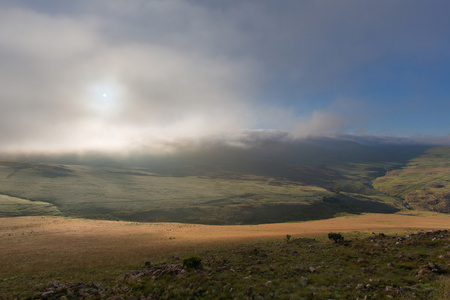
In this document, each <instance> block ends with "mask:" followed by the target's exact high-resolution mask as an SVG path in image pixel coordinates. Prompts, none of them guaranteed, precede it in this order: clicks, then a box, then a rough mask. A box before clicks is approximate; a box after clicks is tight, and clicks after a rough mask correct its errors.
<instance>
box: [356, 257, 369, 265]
mask: <svg viewBox="0 0 450 300" xmlns="http://www.w3.org/2000/svg"><path fill="white" fill-rule="evenodd" d="M368 263H369V262H368V261H367V260H366V259H365V258H362V257H361V258H358V264H368Z"/></svg>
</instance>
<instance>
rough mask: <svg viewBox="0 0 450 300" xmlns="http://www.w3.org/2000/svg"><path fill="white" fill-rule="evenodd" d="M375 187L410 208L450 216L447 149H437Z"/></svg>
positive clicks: (448, 156) (449, 173)
mask: <svg viewBox="0 0 450 300" xmlns="http://www.w3.org/2000/svg"><path fill="white" fill-rule="evenodd" d="M373 185H374V187H375V188H377V189H379V190H381V191H383V192H384V193H387V194H389V195H391V196H394V197H400V198H402V199H404V200H405V201H406V203H407V204H408V205H410V206H411V207H412V208H421V209H426V210H432V211H438V212H445V213H450V147H436V148H432V149H429V150H428V151H427V152H426V153H425V154H423V155H421V156H419V157H417V158H415V159H412V160H410V161H409V162H408V164H407V165H406V166H405V167H403V168H401V169H398V170H393V171H390V172H388V173H387V174H386V176H383V177H380V178H377V179H376V180H375V181H374V183H373Z"/></svg>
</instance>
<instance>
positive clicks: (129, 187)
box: [0, 161, 401, 224]
mask: <svg viewBox="0 0 450 300" xmlns="http://www.w3.org/2000/svg"><path fill="white" fill-rule="evenodd" d="M358 167H361V166H360V165H358ZM350 169H352V170H353V171H354V174H350V172H347V173H349V175H346V176H347V177H345V176H343V175H342V174H341V175H339V176H338V175H336V174H338V173H337V172H336V171H332V170H331V169H325V170H324V169H323V168H322V170H321V171H318V172H319V173H318V174H321V175H320V176H319V175H318V174H316V175H315V176H318V177H320V179H314V177H313V176H309V177H308V178H309V180H313V181H314V182H318V183H319V182H322V181H325V182H328V181H330V180H331V179H327V178H328V177H327V176H331V177H332V176H334V175H336V178H341V179H340V180H339V181H335V182H332V181H330V182H329V183H328V184H325V186H323V187H320V186H318V185H312V184H306V183H305V182H302V181H292V180H289V179H286V178H283V177H280V178H274V177H268V176H261V175H254V174H239V173H237V174H233V173H229V172H214V173H206V174H203V175H183V176H174V175H173V174H170V175H165V174H160V173H154V172H152V171H150V170H149V169H143V168H110V167H92V166H81V165H55V164H38V163H31V162H28V163H25V162H11V161H4V162H1V163H0V194H2V195H4V196H3V197H2V198H0V208H2V207H4V208H5V210H3V211H2V214H3V215H4V216H8V213H9V212H11V214H9V216H17V215H24V216H26V215H36V212H37V210H35V211H33V210H32V209H31V210H30V209H25V206H24V205H25V203H27V205H28V206H30V205H31V206H32V207H33V209H38V208H39V209H41V211H42V214H43V215H48V214H54V215H60V214H64V215H66V216H76V217H85V218H95V219H114V220H129V221H139V222H142V221H144V222H163V221H164V222H167V221H169V222H184V223H197V224H260V223H275V222H286V221H305V220H314V219H323V218H331V217H334V216H336V215H339V214H340V213H363V212H374V213H392V212H396V211H398V210H399V208H400V207H401V205H400V202H399V201H397V202H398V203H396V200H395V199H394V198H390V197H389V196H386V195H383V194H381V193H378V192H376V191H374V190H373V189H371V188H370V186H369V185H368V184H367V183H364V182H363V181H361V180H362V179H363V178H367V176H368V175H367V174H368V173H371V172H372V170H371V169H370V168H368V167H365V166H364V167H361V170H358V169H357V168H356V167H354V166H351V167H350ZM290 170H291V171H292V172H296V174H303V175H302V176H306V175H305V174H310V173H313V171H314V170H315V168H311V167H308V166H303V167H301V166H300V165H294V166H291V169H290ZM191 173H193V172H191ZM327 174H328V175H327ZM333 174H334V175H333ZM299 176H300V175H299ZM321 176H322V177H321ZM358 176H359V177H358ZM333 178H334V177H333ZM358 178H359V179H360V181H358V180H357V179H358ZM366 181H367V180H366ZM322 183H323V182H322ZM338 183H342V184H343V186H344V190H343V191H342V193H340V194H339V195H338V194H336V193H335V192H334V191H333V190H332V186H333V185H335V184H338ZM13 200H15V203H13V202H14V201H13ZM43 203H47V204H46V206H43ZM14 207H15V208H14ZM20 207H21V208H23V209H20ZM6 208H7V209H6ZM44 208H45V209H44ZM13 209H15V210H14V212H13ZM44 210H45V211H44Z"/></svg>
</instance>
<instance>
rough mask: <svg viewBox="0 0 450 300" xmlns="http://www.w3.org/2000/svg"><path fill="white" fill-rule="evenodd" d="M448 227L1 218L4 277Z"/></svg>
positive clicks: (406, 222) (448, 218)
mask: <svg viewBox="0 0 450 300" xmlns="http://www.w3.org/2000/svg"><path fill="white" fill-rule="evenodd" d="M432 229H450V215H443V214H434V213H425V212H424V213H420V212H407V213H405V212H404V213H401V214H363V215H359V216H344V217H339V218H334V219H328V220H319V221H310V222H301V223H281V224H263V225H245V226H211V225H194V224H180V223H134V222H119V221H99V220H86V219H74V218H63V217H15V218H0V276H5V277H8V276H11V274H13V273H17V272H21V273H26V274H36V273H39V272H42V271H51V270H55V271H64V270H67V271H70V270H74V271H75V270H83V269H95V268H108V267H109V268H113V267H117V266H123V267H125V266H132V265H141V264H142V263H143V262H144V261H145V260H152V259H161V258H164V257H168V256H169V255H180V256H182V255H184V254H186V253H195V252H196V251H200V250H203V249H205V248H207V247H212V246H213V247H221V246H224V245H230V244H233V243H242V242H253V241H255V240H262V239H270V238H285V237H286V235H287V234H289V235H291V236H292V238H297V237H303V236H312V235H318V234H322V233H323V234H325V233H328V232H348V231H370V232H372V231H374V232H378V233H379V232H393V231H394V232H395V231H418V230H432Z"/></svg>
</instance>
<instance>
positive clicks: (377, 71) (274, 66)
mask: <svg viewBox="0 0 450 300" xmlns="http://www.w3.org/2000/svg"><path fill="white" fill-rule="evenodd" d="M449 11H450V2H449V1H447V0H445V1H440V0H434V1H415V0H408V1H406V0H404V1H399V0H388V1H384V0H377V1H359V0H342V1H332V0H329V1H310V0H305V1H288V0H286V1H284V0H280V1H262V0H260V1H256V0H254V1H252V0H249V1H245V0H242V1H241V0H240V1H237V0H231V1H209V0H208V1H207V0H198V1H194V0H170V1H160V0H146V1H144V0H135V1H124V0H123V1H121V0H108V1H106V0H104V1H100V0H78V1H69V0H66V1H65V0H61V1H49V0H41V1H34V0H33V1H32V0H29V1H20V0H18V1H7V0H3V1H0V62H1V68H0V129H1V131H0V151H2V152H5V153H8V152H10V153H13V152H33V151H49V152H61V151H62V152H64V151H66V152H70V151H92V150H95V151H124V150H127V149H134V150H135V149H144V150H145V151H147V150H148V151H153V152H158V151H163V152H164V151H169V150H170V148H171V147H173V145H177V144H178V143H179V142H180V141H187V140H189V141H196V140H199V141H200V140H205V139H210V138H216V139H217V138H222V139H225V140H226V139H229V140H233V138H235V137H236V136H240V135H242V132H249V131H250V132H251V131H254V132H258V134H261V132H267V133H268V134H270V132H274V131H279V132H283V133H285V134H287V136H289V137H290V138H291V139H293V140H296V139H303V138H306V137H309V136H321V135H330V134H350V135H358V136H388V137H395V138H399V137H401V138H403V137H406V138H411V139H425V140H433V139H434V140H437V141H443V142H444V143H449V144H450V117H449V116H450V99H449V97H450V84H449V82H450V54H449V53H450V38H449V37H450V18H448V12H449Z"/></svg>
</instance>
